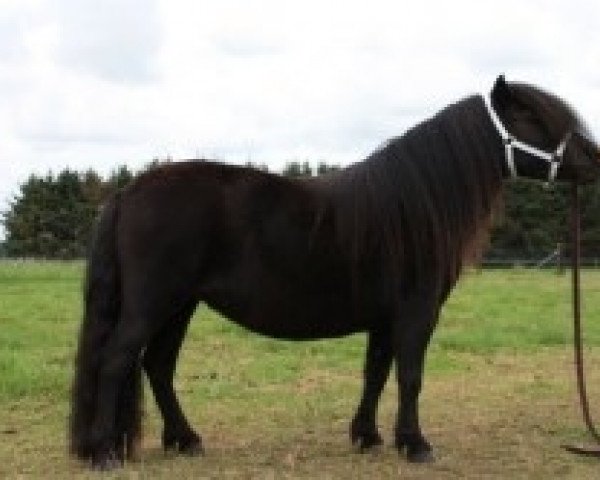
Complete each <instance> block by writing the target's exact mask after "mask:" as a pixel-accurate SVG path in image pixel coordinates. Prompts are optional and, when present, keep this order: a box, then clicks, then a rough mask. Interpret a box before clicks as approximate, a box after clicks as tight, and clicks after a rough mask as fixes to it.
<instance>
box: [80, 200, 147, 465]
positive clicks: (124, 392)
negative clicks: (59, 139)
mask: <svg viewBox="0 0 600 480" xmlns="http://www.w3.org/2000/svg"><path fill="white" fill-rule="evenodd" d="M118 213H119V194H117V195H115V196H114V197H112V198H111V199H110V200H109V201H108V203H107V204H106V205H105V207H104V208H103V210H102V213H101V215H100V218H99V220H98V223H97V226H96V231H95V234H94V237H93V240H92V245H91V249H90V253H89V256H88V264H87V271H86V279H85V285H84V316H83V323H82V325H81V330H80V332H79V346H78V350H77V356H76V360H75V377H74V380H73V389H72V397H71V417H70V432H69V433H70V450H71V453H72V454H73V455H76V456H77V457H79V458H82V459H87V458H89V457H91V456H92V455H93V453H94V451H93V450H94V445H92V443H91V429H92V425H93V422H94V419H95V417H96V411H97V408H98V377H99V373H100V368H101V365H102V361H103V352H104V346H105V345H106V342H107V341H108V340H109V339H110V337H111V333H112V332H113V330H114V328H115V326H116V324H117V322H118V321H119V313H120V309H121V294H120V280H119V278H120V274H119V263H118V259H117V251H116V225H117V218H118ZM141 394H142V382H141V366H140V364H139V362H138V363H136V365H135V366H133V367H132V369H131V371H130V372H128V374H127V378H126V379H125V381H124V382H123V384H122V385H121V389H120V392H119V400H118V402H119V404H118V405H117V412H118V413H117V418H116V419H115V427H116V431H115V434H116V435H117V439H118V440H117V444H118V446H120V447H121V448H122V449H123V450H124V449H125V447H127V454H128V456H130V457H131V456H133V455H134V452H133V449H134V448H135V446H136V445H137V444H138V441H139V437H140V435H141ZM121 453H123V452H121Z"/></svg>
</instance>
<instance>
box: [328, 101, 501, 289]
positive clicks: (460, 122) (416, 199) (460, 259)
mask: <svg viewBox="0 0 600 480" xmlns="http://www.w3.org/2000/svg"><path fill="white" fill-rule="evenodd" d="M501 148H502V145H501V143H500V140H499V138H498V135H497V133H496V132H495V130H494V129H493V126H492V124H491V122H490V120H489V117H488V114H487V112H486V110H485V107H484V104H483V100H482V98H481V97H480V96H472V97H469V98H466V99H464V100H462V101H459V102H457V103H455V104H453V105H450V106H448V107H447V108H445V109H444V110H442V111H441V112H439V113H438V114H437V115H435V116H434V117H432V118H430V119H428V120H426V121H424V122H422V123H420V124H419V125H417V126H415V127H413V128H411V129H410V130H408V131H407V132H406V133H405V134H404V135H402V136H400V137H398V138H394V139H392V140H390V141H389V142H387V143H386V144H385V145H384V146H383V147H381V148H380V149H379V150H377V151H376V152H374V153H373V154H372V155H370V156H369V157H368V158H367V159H366V160H365V161H363V162H360V163H357V164H355V165H353V166H351V167H350V168H348V169H347V170H345V171H343V172H341V173H340V174H337V175H336V179H335V182H332V183H333V184H334V187H335V188H334V190H335V192H336V196H335V201H336V202H337V205H336V207H337V208H336V212H337V215H338V221H339V233H340V238H341V241H342V242H343V243H344V244H345V248H346V250H347V251H348V252H350V255H351V256H352V258H353V261H355V262H360V261H361V259H363V261H372V259H373V258H374V257H377V258H379V260H380V261H382V262H383V263H384V264H385V265H386V266H387V268H389V267H391V268H392V272H390V273H392V274H393V276H394V278H396V279H397V280H398V281H399V282H400V285H399V286H400V288H403V289H406V288H408V287H409V286H410V285H415V284H419V283H420V281H419V280H420V279H422V278H423V277H425V276H427V275H431V274H432V273H433V270H435V271H437V272H441V273H442V276H443V277H444V279H445V281H448V282H452V281H453V280H454V279H456V277H457V275H458V273H459V272H460V269H461V267H462V265H463V263H464V262H465V261H466V260H467V259H468V257H469V256H470V255H471V254H472V253H474V252H472V250H473V249H476V248H477V246H476V245H475V244H474V243H477V242H475V239H476V238H478V233H479V231H480V229H482V228H483V227H485V226H486V225H487V223H488V219H489V215H490V213H491V211H492V208H493V206H494V204H495V202H496V200H497V198H498V196H499V195H498V194H499V191H500V187H501V181H502V175H503V168H504V167H503V165H502V163H501V162H499V161H498V158H499V152H500V153H501ZM358 270H359V271H360V270H362V269H361V268H358Z"/></svg>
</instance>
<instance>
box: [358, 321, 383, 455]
mask: <svg viewBox="0 0 600 480" xmlns="http://www.w3.org/2000/svg"><path fill="white" fill-rule="evenodd" d="M392 358H393V350H392V342H391V335H390V333H389V329H379V330H373V331H371V332H369V336H368V343H367V355H366V361H365V368H364V384H363V393H362V397H361V400H360V403H359V405H358V409H357V411H356V414H355V415H354V419H353V420H352V423H351V424H350V439H351V440H352V444H353V445H357V446H358V448H359V449H360V451H364V450H365V449H367V448H369V447H372V446H375V445H380V444H381V443H382V439H381V436H380V435H379V432H378V431H377V424H376V416H377V405H378V403H379V397H380V396H381V391H382V390H383V387H384V385H385V382H386V381H387V378H388V376H389V373H390V367H391V364H392Z"/></svg>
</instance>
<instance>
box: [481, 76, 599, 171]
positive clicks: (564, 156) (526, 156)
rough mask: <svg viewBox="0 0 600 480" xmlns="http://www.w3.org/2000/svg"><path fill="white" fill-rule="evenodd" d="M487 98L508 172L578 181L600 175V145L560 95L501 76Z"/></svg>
mask: <svg viewBox="0 0 600 480" xmlns="http://www.w3.org/2000/svg"><path fill="white" fill-rule="evenodd" d="M486 100H487V99H486ZM487 104H488V109H489V111H490V115H491V117H492V120H493V121H494V123H495V125H496V128H497V129H498V133H499V135H500V136H501V137H502V139H503V141H504V142H505V155H506V157H507V173H508V174H509V175H510V174H511V170H512V174H513V175H515V174H516V175H518V176H522V177H527V178H533V179H539V180H550V181H552V180H554V179H557V180H565V181H574V182H577V183H590V182H592V181H595V180H596V179H598V177H600V148H599V146H598V144H597V143H596V142H595V141H594V139H593V138H592V135H591V134H590V132H589V130H588V129H587V127H586V126H585V124H584V122H583V121H582V120H581V119H580V118H579V116H578V115H577V114H576V113H575V112H574V110H573V109H572V108H571V107H570V106H569V105H567V104H566V103H565V102H564V101H563V100H561V99H559V98H558V97H556V96H554V95H552V94H550V93H547V92H544V91H543V90H541V89H539V88H536V87H533V86H531V85H527V84H523V83H515V82H510V83H509V82H506V80H505V79H504V76H500V77H498V79H497V80H496V82H495V84H494V87H493V89H492V92H491V95H490V98H489V100H488V102H487ZM511 157H512V165H511Z"/></svg>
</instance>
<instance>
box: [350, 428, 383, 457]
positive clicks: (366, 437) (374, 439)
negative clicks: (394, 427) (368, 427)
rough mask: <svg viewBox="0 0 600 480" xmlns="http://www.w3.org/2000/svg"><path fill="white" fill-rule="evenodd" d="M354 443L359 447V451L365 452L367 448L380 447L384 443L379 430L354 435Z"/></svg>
mask: <svg viewBox="0 0 600 480" xmlns="http://www.w3.org/2000/svg"><path fill="white" fill-rule="evenodd" d="M351 440H352V445H353V446H354V447H355V448H356V449H357V451H358V452H359V453H365V452H366V451H367V450H370V449H373V448H375V447H378V446H379V445H381V444H383V439H382V438H381V435H379V433H377V432H369V433H361V434H358V435H356V436H355V435H352V439H351Z"/></svg>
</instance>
